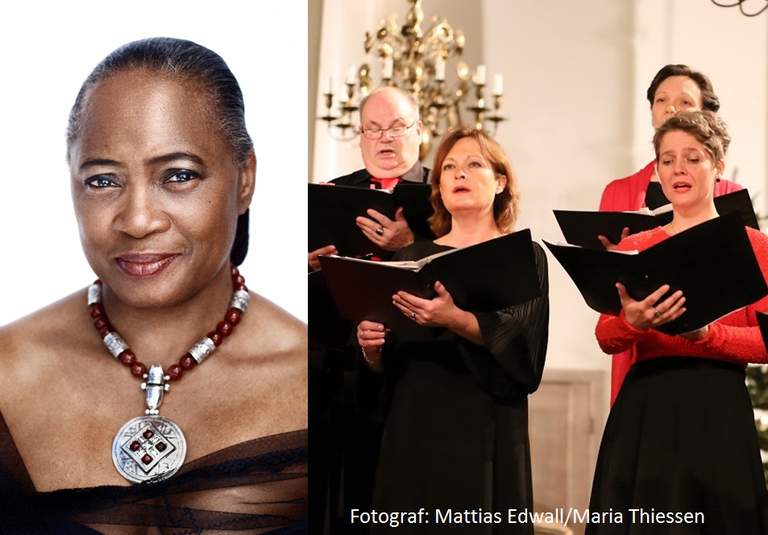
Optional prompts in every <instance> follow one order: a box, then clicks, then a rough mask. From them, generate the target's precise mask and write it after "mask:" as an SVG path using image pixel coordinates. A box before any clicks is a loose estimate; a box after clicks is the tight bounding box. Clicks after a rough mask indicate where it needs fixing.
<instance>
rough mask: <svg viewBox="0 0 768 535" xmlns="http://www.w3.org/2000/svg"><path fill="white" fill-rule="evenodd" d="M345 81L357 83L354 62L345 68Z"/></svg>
mask: <svg viewBox="0 0 768 535" xmlns="http://www.w3.org/2000/svg"><path fill="white" fill-rule="evenodd" d="M347 83H348V84H352V85H354V84H355V83H357V67H356V66H355V65H354V64H352V65H350V66H349V69H347Z"/></svg>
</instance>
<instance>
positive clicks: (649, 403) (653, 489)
mask: <svg viewBox="0 0 768 535" xmlns="http://www.w3.org/2000/svg"><path fill="white" fill-rule="evenodd" d="M729 141H730V140H729V137H728V134H727V132H726V130H725V125H724V124H723V122H722V121H721V120H720V119H719V118H718V117H717V116H716V115H715V114H714V113H712V112H709V111H695V112H682V113H680V114H678V115H676V116H674V117H672V118H670V119H669V120H668V121H666V122H665V123H664V124H663V125H661V126H660V128H659V129H658V130H657V132H656V135H655V136H654V148H655V151H656V155H657V156H656V162H657V164H658V168H659V178H660V180H661V186H662V189H663V192H664V194H665V195H666V196H667V198H669V200H670V202H671V203H672V207H673V219H672V222H671V223H669V224H668V225H665V226H663V227H658V228H655V229H653V230H649V231H646V232H641V233H638V234H635V235H632V236H629V237H627V238H625V239H623V240H622V241H621V242H620V243H619V244H618V246H617V249H618V250H632V249H637V250H644V249H647V248H648V247H651V246H653V245H655V244H657V243H659V242H661V241H664V240H665V239H667V238H669V237H670V236H673V235H675V234H677V233H680V232H683V231H685V230H687V229H689V228H691V227H693V226H695V225H698V224H700V223H703V222H705V221H707V220H710V219H713V218H715V217H717V215H718V214H717V211H716V210H715V205H714V200H713V199H714V190H715V183H716V180H717V178H718V177H719V176H720V174H721V173H722V171H723V165H724V164H723V158H724V156H725V151H726V150H727V147H728V142H729ZM747 234H748V236H749V240H750V242H751V244H752V248H753V250H754V252H755V256H756V257H757V260H758V263H759V264H760V267H761V270H762V272H763V276H764V277H766V278H767V279H768V237H766V236H765V235H764V234H762V233H761V232H759V231H756V230H754V229H751V228H748V229H747ZM616 287H617V290H618V292H619V296H620V298H621V304H622V311H621V313H620V314H619V315H618V316H610V315H605V314H603V315H601V316H600V319H599V321H598V324H597V328H596V335H597V340H598V342H599V343H600V347H601V348H602V349H603V351H605V352H606V353H618V352H621V351H626V350H627V349H629V348H631V347H634V348H635V354H636V357H637V361H636V362H635V363H634V365H633V366H632V369H631V370H630V372H629V374H628V375H627V378H626V381H625V383H624V386H623V387H622V389H621V392H620V395H619V396H618V397H617V399H616V402H615V404H614V405H613V407H612V409H611V413H610V416H609V418H608V422H607V423H606V427H605V431H604V433H603V440H602V444H601V446H600V454H599V457H598V462H597V468H596V470H595V479H594V483H593V486H592V499H591V503H590V512H612V513H619V514H620V515H622V517H621V518H618V517H617V516H616V515H615V514H614V515H613V516H612V519H611V521H608V522H603V523H594V524H590V525H589V527H588V528H587V534H590V535H595V534H600V535H604V534H606V533H610V534H613V533H622V534H629V533H675V534H677V533H681V534H682V533H685V534H687V533H697V534H713V535H714V534H717V535H725V534H738V535H748V534H764V533H768V493H767V492H766V487H765V479H764V476H763V471H762V466H761V462H760V450H759V446H758V442H757V434H756V432H755V426H754V421H753V416H752V406H751V403H750V399H749V395H748V394H747V390H746V387H745V384H744V367H745V365H746V364H747V363H748V362H766V361H768V353H766V348H765V346H764V344H763V341H762V339H761V337H760V330H759V327H758V326H757V322H756V319H755V312H756V311H766V310H768V297H766V298H763V299H761V300H760V301H758V302H756V303H754V304H752V305H750V306H748V307H746V308H743V309H741V310H738V311H736V312H733V313H731V314H729V315H728V316H725V317H724V318H722V319H720V320H718V321H715V322H713V323H711V324H709V325H707V326H705V327H702V328H701V329H698V330H696V331H693V332H689V333H686V334H683V335H679V336H670V335H666V334H663V333H661V332H659V331H657V330H656V327H659V326H660V325H663V324H665V323H668V322H670V321H673V320H675V319H676V318H678V317H679V316H680V315H681V314H684V313H685V306H686V304H685V296H684V295H682V293H681V292H680V291H678V292H675V293H673V294H672V295H671V296H669V297H666V298H664V299H662V296H664V295H665V294H666V293H667V291H668V290H669V287H668V286H666V285H665V286H662V287H660V288H659V289H657V290H656V291H655V292H654V293H652V294H651V295H649V296H648V297H647V298H645V299H643V300H641V301H635V300H633V299H632V298H631V297H630V296H629V295H628V294H627V291H626V289H625V288H624V286H622V285H621V284H619V283H617V284H616ZM713 298H715V299H716V298H717V296H713ZM640 511H645V512H647V513H651V512H652V511H653V513H652V514H651V515H650V516H648V515H646V516H643V515H641V513H640ZM657 513H663V515H664V516H663V518H662V521H661V524H662V525H659V520H658V518H659V517H658V516H656V515H657ZM686 513H691V515H689V516H688V517H684V515H685V514H686ZM669 514H671V515H672V516H668V515H669ZM679 515H683V516H679ZM697 515H698V516H697ZM686 518H687V519H686ZM688 521H690V522H692V523H690V524H689V523H687V522H688ZM651 524H654V525H651Z"/></svg>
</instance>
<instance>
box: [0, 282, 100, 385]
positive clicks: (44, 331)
mask: <svg viewBox="0 0 768 535" xmlns="http://www.w3.org/2000/svg"><path fill="white" fill-rule="evenodd" d="M85 301H86V300H85V290H80V291H77V292H75V293H73V294H71V295H69V296H67V297H64V298H63V299H60V300H59V301H56V302H55V303H52V304H51V305H48V306H46V307H45V308H42V309H40V310H37V311H35V312H33V313H31V314H29V315H28V316H25V317H23V318H21V319H18V320H16V321H14V322H13V323H10V324H8V325H4V326H2V327H0V367H2V369H3V373H2V374H0V384H3V385H4V386H8V387H9V388H11V389H17V388H22V387H23V388H26V387H33V386H35V385H36V384H37V383H38V382H40V381H43V382H45V381H46V380H49V379H50V373H51V372H52V371H53V370H56V369H58V368H59V367H60V366H61V365H62V362H60V359H64V358H66V356H65V355H67V354H69V353H71V352H72V351H73V350H75V349H77V348H79V347H83V344H84V343H87V342H86V341H87V340H88V337H87V336H84V334H85V333H86V332H88V331H87V329H84V328H83V327H84V326H86V327H87V326H89V325H90V321H89V320H90V318H89V316H88V308H87V306H86V305H85ZM6 391H7V390H6Z"/></svg>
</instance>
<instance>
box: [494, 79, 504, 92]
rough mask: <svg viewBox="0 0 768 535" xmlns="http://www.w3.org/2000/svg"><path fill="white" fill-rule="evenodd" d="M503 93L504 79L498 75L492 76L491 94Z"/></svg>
mask: <svg viewBox="0 0 768 535" xmlns="http://www.w3.org/2000/svg"><path fill="white" fill-rule="evenodd" d="M502 93H504V77H503V76H502V75H500V74H496V75H494V76H493V94H494V95H501V94H502Z"/></svg>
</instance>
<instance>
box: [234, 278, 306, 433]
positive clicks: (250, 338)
mask: <svg viewBox="0 0 768 535" xmlns="http://www.w3.org/2000/svg"><path fill="white" fill-rule="evenodd" d="M237 329H238V331H240V332H241V333H242V336H241V338H240V340H241V341H240V343H239V344H238V347H239V348H240V351H238V356H237V357H236V361H237V364H236V365H237V367H238V368H239V369H240V370H241V371H242V372H243V373H245V374H249V375H250V374H252V375H253V378H254V381H255V384H262V385H264V384H268V385H270V396H271V398H272V400H273V402H274V403H275V404H276V405H278V406H279V410H278V411H277V412H276V414H282V416H281V419H282V420H283V422H282V424H281V425H277V427H280V428H284V429H285V430H293V429H303V428H306V419H307V398H308V396H307V384H308V383H307V381H308V380H307V326H306V325H305V324H304V323H303V322H301V321H300V320H298V319H297V318H295V317H294V316H292V315H291V314H289V313H288V312H286V311H285V310H283V309H282V308H280V307H279V306H277V305H276V304H274V303H272V302H271V301H269V300H268V299H266V298H264V297H262V296H260V295H258V294H255V293H253V292H251V303H250V305H249V306H248V310H247V311H246V313H245V314H244V315H243V319H242V324H241V325H239V326H238V328H237Z"/></svg>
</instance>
